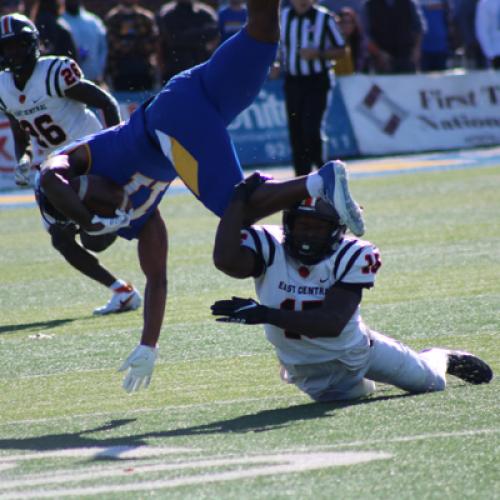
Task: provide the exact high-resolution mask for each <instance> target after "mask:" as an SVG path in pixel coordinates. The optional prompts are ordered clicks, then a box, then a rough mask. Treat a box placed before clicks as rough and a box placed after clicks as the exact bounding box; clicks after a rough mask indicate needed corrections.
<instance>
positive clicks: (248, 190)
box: [233, 171, 272, 203]
mask: <svg viewBox="0 0 500 500" xmlns="http://www.w3.org/2000/svg"><path fill="white" fill-rule="evenodd" d="M270 179H272V177H270V176H268V175H264V174H263V173H261V172H259V171H257V172H254V173H253V174H252V175H249V176H248V177H247V178H246V179H243V180H242V181H241V182H239V183H238V184H236V186H234V194H233V200H234V201H236V200H239V201H243V202H244V203H247V202H248V200H249V199H250V197H251V196H252V193H253V192H254V191H255V190H256V189H257V188H258V187H259V186H261V185H262V184H264V183H265V182H266V181H268V180H270Z"/></svg>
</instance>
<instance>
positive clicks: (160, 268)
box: [119, 210, 168, 392]
mask: <svg viewBox="0 0 500 500" xmlns="http://www.w3.org/2000/svg"><path fill="white" fill-rule="evenodd" d="M167 251H168V236H167V228H166V226H165V223H164V222H163V219H162V218H161V215H160V213H159V212H158V210H157V211H156V212H155V214H154V215H153V216H152V217H151V218H150V219H149V220H148V222H147V223H146V225H145V226H144V228H143V229H142V231H141V233H140V235H139V244H138V252H139V262H140V265H141V269H142V271H143V272H144V274H145V275H146V290H145V292H144V326H143V330H142V336H141V341H140V343H139V345H138V346H136V347H135V349H134V350H133V351H132V352H131V353H130V355H129V356H128V357H127V359H126V360H125V361H124V362H123V364H122V366H121V367H120V368H119V371H125V372H126V375H125V378H124V379H123V388H124V389H125V390H126V391H127V392H133V391H137V390H139V389H140V388H141V387H144V388H147V387H148V385H149V383H150V382H151V377H152V376H153V369H154V365H155V362H156V358H157V357H158V338H159V337H160V330H161V325H162V323H163V317H164V313H165V303H166V301H167Z"/></svg>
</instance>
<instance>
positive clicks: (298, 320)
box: [211, 287, 361, 337]
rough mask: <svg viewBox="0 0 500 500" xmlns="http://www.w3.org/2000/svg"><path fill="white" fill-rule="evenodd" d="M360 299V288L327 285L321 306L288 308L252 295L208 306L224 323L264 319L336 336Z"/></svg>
mask: <svg viewBox="0 0 500 500" xmlns="http://www.w3.org/2000/svg"><path fill="white" fill-rule="evenodd" d="M360 301H361V290H360V289H359V290H357V291H356V290H349V289H346V288H340V287H339V288H336V287H332V288H330V289H329V290H328V291H327V293H326V296H325V300H324V301H323V303H322V304H321V307H318V308H316V309H312V310H302V311H289V310H286V309H275V308H273V307H267V306H263V305H261V304H259V303H258V302H257V301H255V300H254V299H244V298H241V297H232V299H231V300H218V301H216V302H215V303H214V304H212V306H211V310H212V315H213V316H218V318H217V321H220V322H224V323H240V324H244V325H257V324H261V323H268V324H270V325H275V326H277V327H279V328H282V329H283V330H287V331H291V332H294V333H298V334H300V335H305V336H308V335H311V332H314V336H315V337H338V336H339V335H340V334H341V333H342V330H343V329H344V328H345V326H346V325H347V323H348V321H349V320H350V319H351V317H352V316H353V314H354V312H355V311H356V308H357V307H358V305H359V303H360Z"/></svg>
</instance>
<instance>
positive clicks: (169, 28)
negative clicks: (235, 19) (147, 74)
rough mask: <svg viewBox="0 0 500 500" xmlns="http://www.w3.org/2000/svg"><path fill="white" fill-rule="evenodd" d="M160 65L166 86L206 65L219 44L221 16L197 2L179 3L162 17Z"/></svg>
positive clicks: (165, 8)
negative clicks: (193, 69) (176, 78)
mask: <svg viewBox="0 0 500 500" xmlns="http://www.w3.org/2000/svg"><path fill="white" fill-rule="evenodd" d="M158 24H159V26H160V43H159V52H158V64H159V66H160V69H161V76H162V80H163V82H166V81H168V80H170V78H172V76H174V75H176V74H177V73H179V72H180V71H183V70H185V69H187V68H190V67H191V66H195V65H197V64H200V63H202V62H203V61H206V60H207V59H208V58H209V57H210V54H211V53H212V52H213V51H214V49H215V48H216V47H217V45H218V44H219V39H220V37H219V26H218V23H217V14H216V12H215V10H214V9H212V8H211V7H209V6H208V5H206V4H204V3H201V2H198V1H196V0H176V1H173V2H169V3H167V4H166V5H164V6H163V7H162V9H161V10H160V13H159V21H158Z"/></svg>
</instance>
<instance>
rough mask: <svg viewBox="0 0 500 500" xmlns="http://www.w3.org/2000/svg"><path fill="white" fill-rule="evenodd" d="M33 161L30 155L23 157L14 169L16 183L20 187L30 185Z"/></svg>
mask: <svg viewBox="0 0 500 500" xmlns="http://www.w3.org/2000/svg"><path fill="white" fill-rule="evenodd" d="M30 171H31V159H30V157H29V156H28V155H23V156H21V159H20V160H19V163H18V164H17V165H16V168H15V169H14V181H15V183H16V184H17V185H18V186H29V185H30Z"/></svg>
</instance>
